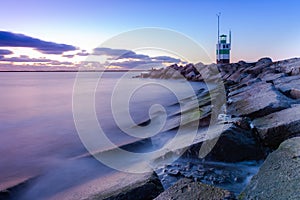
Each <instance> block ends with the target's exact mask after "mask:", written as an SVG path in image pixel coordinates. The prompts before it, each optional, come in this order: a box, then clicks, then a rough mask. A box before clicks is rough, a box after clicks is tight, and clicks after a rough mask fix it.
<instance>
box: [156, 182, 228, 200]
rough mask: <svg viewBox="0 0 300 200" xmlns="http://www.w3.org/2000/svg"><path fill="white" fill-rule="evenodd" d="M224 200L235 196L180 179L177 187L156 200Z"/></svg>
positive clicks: (171, 188) (176, 184)
mask: <svg viewBox="0 0 300 200" xmlns="http://www.w3.org/2000/svg"><path fill="white" fill-rule="evenodd" d="M166 199H176V200H186V199H193V200H194V199H195V200H223V199H234V198H233V195H232V194H231V193H230V192H229V191H227V190H223V189H220V188H217V187H214V186H211V185H206V184H203V183H200V182H193V181H192V180H190V179H187V178H183V179H180V180H179V181H178V182H177V183H175V185H173V186H172V187H170V188H169V189H168V190H166V191H165V192H163V193H161V194H160V195H159V196H158V197H156V198H155V200H166Z"/></svg>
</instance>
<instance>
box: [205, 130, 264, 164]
mask: <svg viewBox="0 0 300 200" xmlns="http://www.w3.org/2000/svg"><path fill="white" fill-rule="evenodd" d="M207 158H208V159H212V160H217V161H223V162H241V161H247V160H261V159H263V158H265V151H264V149H263V148H262V147H261V145H260V144H259V143H258V141H257V139H256V138H255V136H254V135H253V134H252V131H251V130H246V129H242V128H240V127H237V126H236V125H231V126H229V127H228V128H227V129H225V130H224V131H223V132H222V134H221V135H220V137H219V139H218V142H217V143H216V144H215V146H214V148H213V149H212V151H211V152H210V153H209V154H208V156H207Z"/></svg>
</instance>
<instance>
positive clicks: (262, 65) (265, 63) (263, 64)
mask: <svg viewBox="0 0 300 200" xmlns="http://www.w3.org/2000/svg"><path fill="white" fill-rule="evenodd" d="M271 64H272V59H271V58H261V59H259V60H258V61H257V63H256V64H255V66H253V67H251V68H249V69H247V70H246V71H245V72H247V73H249V74H254V75H255V76H257V75H259V74H260V73H262V72H263V71H264V70H265V69H267V68H269V67H270V65H271Z"/></svg>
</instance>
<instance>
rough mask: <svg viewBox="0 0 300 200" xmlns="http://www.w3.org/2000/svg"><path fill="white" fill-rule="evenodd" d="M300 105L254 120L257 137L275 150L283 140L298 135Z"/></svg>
mask: <svg viewBox="0 0 300 200" xmlns="http://www.w3.org/2000/svg"><path fill="white" fill-rule="evenodd" d="M299 113H300V105H295V106H293V107H292V108H289V109H285V110H282V111H279V112H275V113H272V114H270V115H267V116H265V117H262V118H258V119H255V120H254V121H253V125H254V126H255V127H256V129H257V132H258V134H259V137H260V138H261V139H262V141H263V142H264V144H265V145H267V146H270V147H273V148H276V147H278V145H279V144H280V143H281V142H283V141H284V140H285V139H287V138H289V137H291V136H294V135H297V134H300V114H299Z"/></svg>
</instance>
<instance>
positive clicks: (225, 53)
mask: <svg viewBox="0 0 300 200" xmlns="http://www.w3.org/2000/svg"><path fill="white" fill-rule="evenodd" d="M217 16H218V43H217V45H216V47H217V48H216V61H217V63H218V64H219V63H220V64H224V63H230V50H231V31H230V32H229V42H228V43H227V35H220V14H218V15H217Z"/></svg>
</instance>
